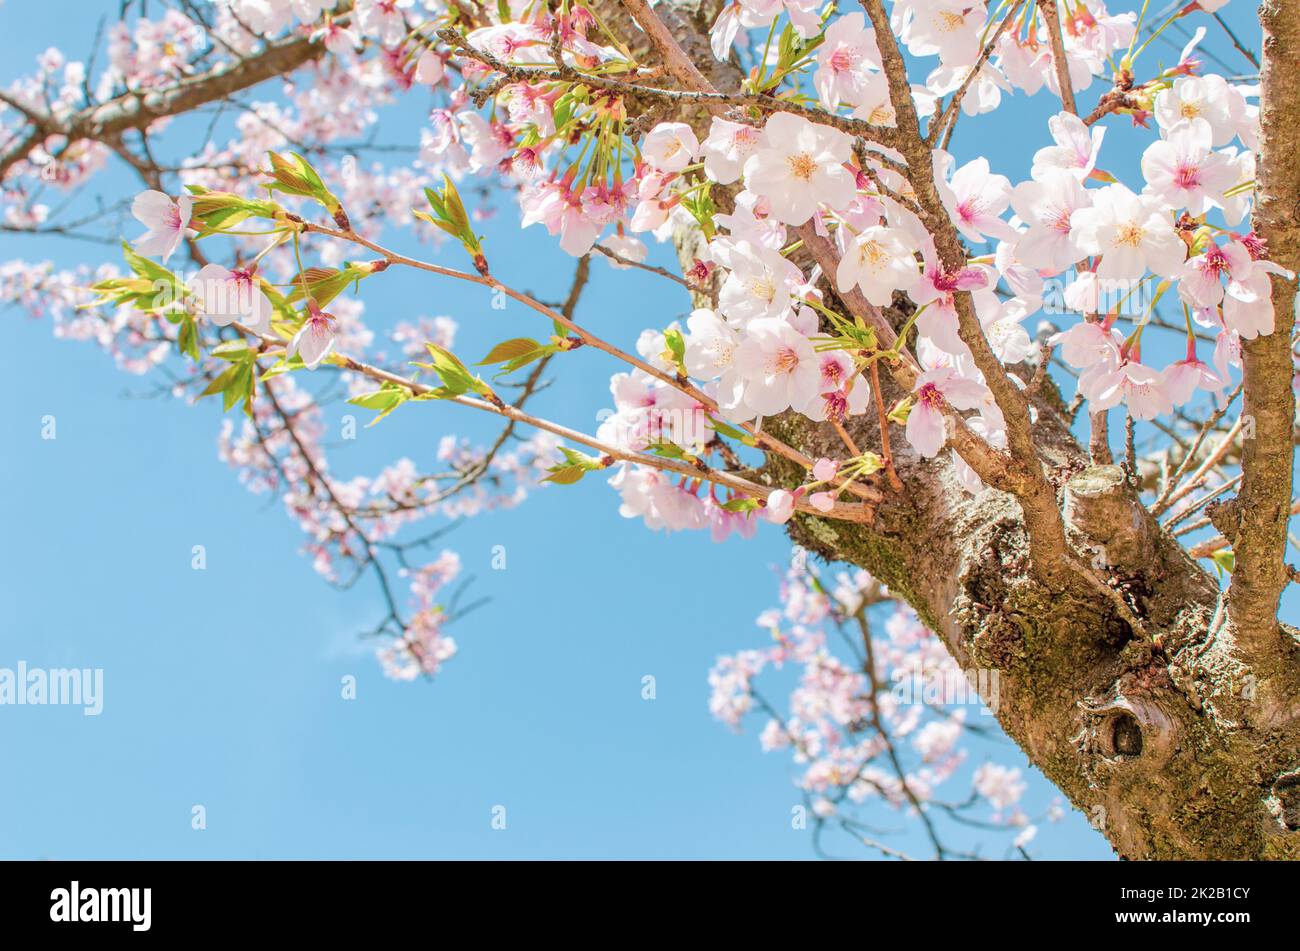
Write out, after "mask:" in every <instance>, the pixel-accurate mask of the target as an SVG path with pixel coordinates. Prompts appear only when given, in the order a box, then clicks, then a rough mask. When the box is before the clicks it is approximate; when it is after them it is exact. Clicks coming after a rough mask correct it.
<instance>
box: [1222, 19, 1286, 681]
mask: <svg viewBox="0 0 1300 951" xmlns="http://www.w3.org/2000/svg"><path fill="white" fill-rule="evenodd" d="M1259 18H1260V23H1261V25H1262V26H1263V54H1264V58H1263V61H1262V62H1263V68H1262V70H1261V73H1260V83H1261V95H1260V133H1261V140H1262V142H1261V151H1260V155H1259V160H1258V166H1257V167H1258V175H1257V179H1256V181H1257V187H1258V190H1257V193H1256V194H1257V198H1256V202H1257V203H1256V209H1255V214H1254V218H1253V220H1254V225H1255V230H1256V231H1257V232H1258V233H1259V235H1260V236H1261V237H1263V238H1264V239H1265V241H1266V242H1267V245H1268V256H1269V259H1270V260H1272V261H1274V262H1276V263H1278V264H1280V265H1282V266H1283V267H1285V268H1287V269H1288V270H1290V271H1292V272H1293V273H1294V272H1296V271H1297V270H1300V9H1297V4H1296V3H1295V2H1294V0H1265V2H1263V3H1261V4H1260V8H1259ZM1295 299H1296V281H1295V279H1294V278H1293V279H1291V280H1287V279H1285V278H1284V277H1281V276H1277V275H1274V277H1273V311H1274V315H1275V318H1274V319H1275V322H1276V323H1275V326H1274V330H1273V333H1272V334H1270V335H1268V336H1261V337H1256V338H1255V339H1254V340H1246V341H1243V342H1242V348H1241V350H1242V373H1243V375H1244V377H1245V380H1246V387H1245V390H1244V391H1243V395H1242V410H1241V411H1242V419H1243V420H1246V421H1249V425H1250V429H1249V431H1247V433H1246V438H1244V439H1243V440H1242V471H1243V472H1244V473H1245V476H1244V478H1243V479H1242V485H1241V492H1240V494H1239V496H1238V499H1239V503H1240V504H1239V505H1237V506H1236V525H1235V526H1230V532H1229V534H1228V537H1229V539H1230V540H1231V541H1233V548H1234V554H1235V556H1236V567H1235V569H1234V571H1233V575H1232V585H1231V587H1230V589H1229V593H1228V606H1229V609H1230V617H1231V619H1232V622H1233V626H1234V629H1235V630H1236V631H1237V633H1238V635H1239V638H1240V640H1241V642H1242V645H1243V647H1245V648H1248V649H1249V650H1251V651H1252V652H1255V653H1258V654H1259V658H1260V661H1261V662H1264V661H1265V660H1266V659H1267V658H1268V656H1269V655H1270V654H1272V653H1273V652H1274V651H1275V649H1276V646H1277V644H1278V643H1279V641H1280V640H1281V638H1282V637H1284V636H1285V635H1284V634H1282V633H1281V632H1280V631H1279V629H1278V625H1277V621H1276V620H1275V618H1276V616H1277V609H1278V600H1279V598H1280V596H1281V594H1282V590H1283V589H1284V588H1285V587H1286V586H1287V584H1288V583H1289V579H1288V576H1287V572H1286V566H1285V563H1284V561H1283V559H1284V557H1285V555H1286V543H1287V540H1286V526H1287V519H1286V515H1287V513H1288V512H1289V510H1290V508H1291V488H1292V478H1293V474H1292V467H1293V460H1294V452H1293V450H1292V445H1291V430H1292V423H1293V421H1294V419H1295V393H1294V391H1293V389H1292V387H1291V376H1292V372H1293V370H1292V367H1293V360H1292V355H1291V335H1292V333H1293V331H1294V329H1295Z"/></svg>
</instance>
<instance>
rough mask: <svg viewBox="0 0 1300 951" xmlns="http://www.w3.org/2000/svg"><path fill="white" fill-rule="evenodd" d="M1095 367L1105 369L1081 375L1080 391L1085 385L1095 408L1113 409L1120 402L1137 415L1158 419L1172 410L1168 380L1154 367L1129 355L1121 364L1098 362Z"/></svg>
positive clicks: (1137, 417)
mask: <svg viewBox="0 0 1300 951" xmlns="http://www.w3.org/2000/svg"><path fill="white" fill-rule="evenodd" d="M1096 368H1102V369H1101V370H1100V372H1096V373H1093V374H1091V375H1089V374H1085V375H1084V376H1081V377H1080V378H1079V388H1080V392H1084V390H1085V385H1086V386H1087V392H1086V393H1085V395H1086V396H1087V397H1088V402H1089V404H1090V405H1091V409H1092V411H1093V412H1097V411H1100V410H1103V409H1110V408H1112V407H1114V406H1118V405H1119V404H1120V403H1121V402H1123V403H1124V404H1125V405H1126V406H1127V407H1128V411H1129V413H1130V414H1131V415H1132V416H1133V418H1134V419H1142V420H1146V419H1155V418H1156V417H1157V416H1160V415H1162V414H1167V413H1171V412H1173V409H1174V402H1173V397H1172V394H1171V393H1170V389H1169V384H1168V381H1167V379H1166V378H1165V377H1164V375H1163V374H1161V373H1159V372H1158V371H1156V370H1155V369H1153V368H1152V367H1149V366H1147V365H1146V364H1144V363H1140V362H1138V361H1137V360H1134V359H1126V360H1123V361H1121V363H1120V364H1119V366H1115V367H1108V366H1107V365H1106V364H1097V365H1096ZM1085 380H1087V383H1085Z"/></svg>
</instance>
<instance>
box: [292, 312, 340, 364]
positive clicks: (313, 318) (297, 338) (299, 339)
mask: <svg viewBox="0 0 1300 951" xmlns="http://www.w3.org/2000/svg"><path fill="white" fill-rule="evenodd" d="M336 335H337V323H336V321H335V320H334V316H333V315H332V314H327V313H325V311H323V310H321V309H320V308H319V307H317V306H316V303H315V302H314V301H310V300H309V301H308V302H307V319H306V320H305V321H303V325H302V327H301V328H299V330H298V332H297V333H296V334H294V335H293V339H292V340H290V341H289V348H288V355H289V356H293V355H295V354H297V355H298V356H299V357H301V358H302V362H303V363H304V364H305V365H306V367H307V369H309V370H314V369H316V367H318V366H320V362H321V361H322V360H324V359H325V358H326V357H327V356H329V354H330V353H331V352H333V350H334V340H335V337H336Z"/></svg>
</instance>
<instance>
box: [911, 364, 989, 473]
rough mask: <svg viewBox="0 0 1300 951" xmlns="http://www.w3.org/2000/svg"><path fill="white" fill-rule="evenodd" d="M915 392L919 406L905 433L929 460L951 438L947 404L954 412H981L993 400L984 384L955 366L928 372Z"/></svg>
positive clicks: (924, 374)
mask: <svg viewBox="0 0 1300 951" xmlns="http://www.w3.org/2000/svg"><path fill="white" fill-rule="evenodd" d="M912 392H913V393H914V394H916V404H915V405H914V406H913V407H912V410H911V412H910V413H908V416H907V426H906V428H905V429H904V433H905V435H906V436H907V441H908V442H909V443H911V444H912V448H913V449H915V450H916V451H917V452H918V453H920V454H921V455H922V456H924V457H925V458H927V459H931V458H933V457H934V456H937V455H938V454H939V450H940V449H942V448H943V444H944V441H945V440H946V439H947V434H946V432H945V430H944V415H943V404H944V401H945V400H946V401H947V402H948V404H949V405H951V406H952V407H953V408H954V409H979V408H981V407H982V406H983V405H984V403H985V401H986V400H987V399H988V397H989V391H988V388H987V387H986V386H985V385H984V384H983V383H976V382H975V381H974V380H971V379H967V378H966V377H963V376H961V375H960V374H958V373H957V371H956V370H954V369H953V368H951V367H939V368H936V369H933V370H926V371H925V372H924V373H922V374H921V375H920V376H918V377H917V378H916V385H915V386H914V387H913V388H912Z"/></svg>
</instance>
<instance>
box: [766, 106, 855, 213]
mask: <svg viewBox="0 0 1300 951" xmlns="http://www.w3.org/2000/svg"><path fill="white" fill-rule="evenodd" d="M763 131H764V142H763V144H762V145H761V146H760V147H759V148H758V149H757V150H755V152H754V153H753V154H752V155H751V156H750V157H749V158H748V159H746V160H745V167H744V174H745V187H746V188H748V189H750V190H751V191H753V192H755V193H757V194H759V195H761V196H763V197H764V198H766V199H767V201H768V204H769V206H770V208H771V211H772V215H773V216H774V217H775V218H776V219H777V220H779V221H782V222H784V223H785V224H788V225H801V224H803V223H804V222H805V221H807V220H808V219H809V218H810V217H812V215H813V213H814V212H815V211H817V206H818V205H819V204H825V205H828V206H830V207H831V208H843V207H844V206H845V205H847V204H848V203H849V202H850V201H852V200H853V195H854V193H855V191H856V187H857V186H856V183H855V181H854V178H853V175H852V173H850V172H849V171H848V169H846V168H845V167H844V165H845V163H846V162H848V161H849V159H850V157H851V156H852V154H853V146H852V142H851V141H850V139H849V137H848V136H847V135H845V134H844V133H843V132H840V131H839V130H837V129H831V128H828V127H827V126H824V125H818V124H815V123H812V122H809V121H808V120H807V119H804V118H802V117H801V116H796V115H792V114H790V113H788V112H776V113H773V114H772V115H771V116H770V117H769V118H768V120H767V124H766V125H765V126H764V127H763Z"/></svg>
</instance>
